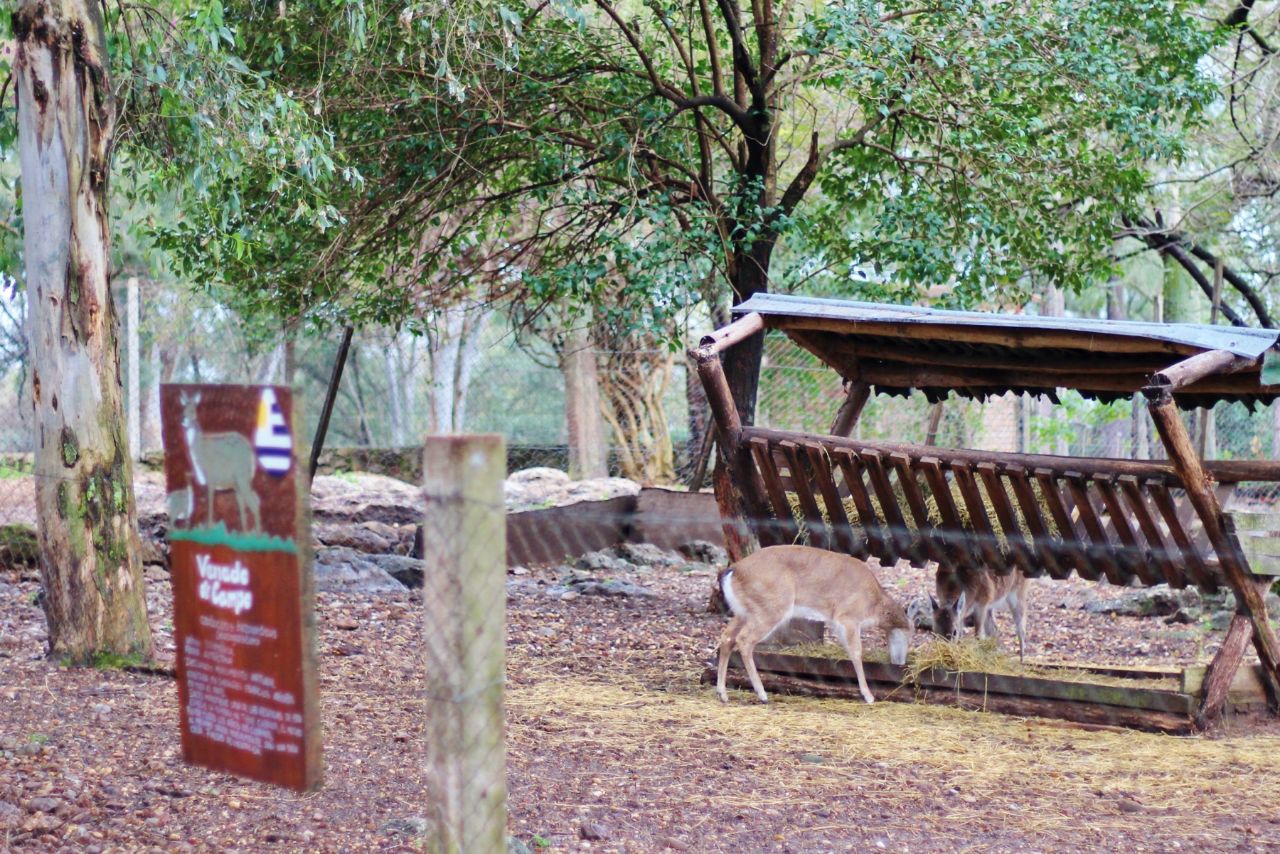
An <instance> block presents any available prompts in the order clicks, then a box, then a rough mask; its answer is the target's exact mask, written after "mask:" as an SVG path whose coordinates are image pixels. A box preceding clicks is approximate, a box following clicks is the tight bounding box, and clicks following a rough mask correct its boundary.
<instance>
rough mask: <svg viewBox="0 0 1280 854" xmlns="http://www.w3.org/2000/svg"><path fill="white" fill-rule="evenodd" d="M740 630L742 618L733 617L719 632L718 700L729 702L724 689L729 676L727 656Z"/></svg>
mask: <svg viewBox="0 0 1280 854" xmlns="http://www.w3.org/2000/svg"><path fill="white" fill-rule="evenodd" d="M740 631H742V618H741V617H734V618H733V619H731V620H730V621H729V625H727V626H725V627H724V631H722V632H721V633H720V662H719V667H718V669H717V672H716V695H717V696H719V697H720V702H722V703H727V702H729V692H728V691H726V690H725V684H724V683H725V680H726V679H727V678H728V676H729V656H730V655H732V654H733V645H734V644H735V643H736V642H737V640H738V633H739V632H740Z"/></svg>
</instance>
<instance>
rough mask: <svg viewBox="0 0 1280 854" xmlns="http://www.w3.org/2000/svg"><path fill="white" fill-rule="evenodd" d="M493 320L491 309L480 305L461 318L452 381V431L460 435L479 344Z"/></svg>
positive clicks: (469, 309) (477, 357)
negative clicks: (460, 334) (459, 340)
mask: <svg viewBox="0 0 1280 854" xmlns="http://www.w3.org/2000/svg"><path fill="white" fill-rule="evenodd" d="M492 318H493V309H492V308H490V307H488V306H486V305H481V304H478V303H477V304H475V305H472V306H470V307H469V308H468V309H467V311H466V314H465V315H464V318H463V323H462V341H461V342H460V343H459V345H458V363H457V372H456V374H455V375H454V379H453V431H454V432H455V433H462V432H465V431H466V425H467V398H468V396H469V394H470V391H471V377H472V375H473V374H474V373H475V369H476V365H477V364H479V362H480V354H481V350H480V344H481V343H482V342H483V341H484V331H485V329H487V328H488V326H489V321H490V320H491V319H492Z"/></svg>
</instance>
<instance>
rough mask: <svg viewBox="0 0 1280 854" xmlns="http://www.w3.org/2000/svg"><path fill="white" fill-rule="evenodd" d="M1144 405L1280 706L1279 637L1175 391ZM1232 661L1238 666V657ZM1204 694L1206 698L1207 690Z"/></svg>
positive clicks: (1270, 695) (1270, 697)
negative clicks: (1246, 619)
mask: <svg viewBox="0 0 1280 854" xmlns="http://www.w3.org/2000/svg"><path fill="white" fill-rule="evenodd" d="M1148 409H1150V411H1151V418H1152V420H1153V421H1154V422H1155V425H1156V430H1157V431H1158V432H1159V433H1160V439H1161V441H1162V442H1163V443H1164V447H1165V450H1166V451H1167V452H1168V454H1169V460H1170V462H1171V463H1173V465H1174V468H1175V469H1176V470H1177V472H1178V474H1179V476H1180V477H1181V479H1182V485H1183V488H1184V489H1185V490H1186V492H1187V498H1188V499H1189V500H1190V501H1191V504H1192V506H1193V507H1195V510H1196V513H1197V514H1198V515H1199V517H1200V523H1201V524H1202V525H1203V526H1204V530H1205V534H1206V535H1207V536H1208V538H1209V543H1210V544H1211V545H1212V546H1213V549H1214V551H1215V552H1217V555H1218V562H1219V564H1220V566H1221V567H1222V573H1223V575H1224V576H1225V578H1226V580H1227V583H1228V584H1229V585H1230V586H1231V589H1232V590H1233V591H1234V592H1235V594H1236V603H1237V607H1238V608H1239V609H1240V610H1239V613H1242V614H1246V615H1248V617H1249V621H1250V622H1251V623H1252V625H1253V645H1254V647H1255V648H1256V649H1257V651H1258V658H1259V660H1260V661H1261V662H1262V676H1263V684H1264V685H1265V686H1266V689H1267V702H1268V704H1269V705H1270V706H1271V708H1272V709H1273V710H1275V709H1277V708H1278V706H1280V642H1278V641H1277V639H1276V634H1275V631H1273V630H1272V628H1271V623H1270V621H1269V620H1268V619H1267V606H1266V600H1265V599H1264V598H1263V594H1262V592H1261V590H1260V589H1259V585H1258V584H1257V583H1256V579H1255V578H1254V577H1253V576H1252V575H1251V574H1250V572H1249V570H1248V567H1247V565H1246V564H1245V560H1244V556H1243V555H1242V554H1241V553H1240V552H1239V550H1238V549H1236V548H1235V543H1234V541H1233V540H1232V539H1231V538H1230V537H1229V536H1228V532H1227V529H1226V525H1225V523H1224V519H1223V514H1222V507H1221V506H1220V505H1219V504H1218V496H1217V494H1216V493H1215V492H1214V489H1213V487H1214V482H1213V478H1212V477H1211V476H1210V475H1209V473H1208V472H1206V471H1205V468H1204V465H1203V464H1202V463H1201V460H1200V458H1199V457H1198V456H1197V455H1196V452H1195V448H1194V446H1193V445H1192V442H1191V436H1190V435H1189V434H1188V433H1187V427H1186V425H1185V424H1183V423H1182V417H1181V416H1180V415H1179V414H1178V408H1177V406H1176V405H1175V404H1174V402H1173V395H1172V394H1171V393H1169V392H1168V391H1164V392H1163V393H1159V394H1157V395H1156V396H1155V397H1154V398H1153V399H1151V400H1150V401H1149V404H1148ZM1230 663H1231V662H1229V661H1223V662H1222V663H1221V665H1220V666H1219V667H1218V668H1217V669H1218V670H1220V671H1222V672H1221V673H1220V675H1219V678H1221V679H1225V680H1226V681H1227V682H1228V683H1230V681H1231V678H1232V677H1234V676H1235V669H1236V668H1235V667H1231V668H1230V672H1229V673H1228V672H1226V669H1227V668H1226V666H1227V665H1229V664H1230ZM1235 665H1236V666H1238V665H1239V660H1238V659H1237V660H1236V661H1235ZM1205 696H1206V698H1208V696H1209V695H1208V692H1206V694H1205ZM1202 711H1204V709H1202Z"/></svg>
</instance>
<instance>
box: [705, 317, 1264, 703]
mask: <svg viewBox="0 0 1280 854" xmlns="http://www.w3.org/2000/svg"><path fill="white" fill-rule="evenodd" d="M734 312H735V315H736V319H735V320H734V321H733V322H732V323H731V324H729V325H728V326H726V327H724V328H722V329H720V330H717V331H716V332H715V333H713V334H711V335H709V336H707V337H706V338H704V339H703V340H702V342H701V344H700V346H699V347H698V348H697V349H696V350H694V351H693V352H692V353H691V355H692V356H693V358H694V359H695V361H696V362H697V365H698V373H699V376H700V378H701V380H702V383H703V385H704V387H705V389H706V392H707V398H708V401H709V403H710V406H711V411H712V416H713V418H714V419H715V423H716V427H717V430H718V437H719V440H720V443H721V451H722V454H721V465H720V468H719V472H718V474H719V476H718V477H717V478H716V489H717V501H718V503H719V505H720V507H721V511H722V515H723V516H724V521H725V527H726V532H727V539H728V540H729V545H730V555H731V557H736V556H735V555H734V552H735V551H737V552H738V553H739V554H741V553H743V552H745V551H746V550H749V549H751V548H753V547H754V546H755V545H760V546H767V545H775V544H784V543H796V542H803V543H807V544H808V545H811V546H816V547H819V548H826V549H831V550H834V551H840V552H844V553H848V554H853V555H856V556H859V557H871V556H874V557H876V558H878V559H879V560H880V561H881V563H882V564H883V565H890V564H892V563H894V562H896V561H898V560H900V559H902V560H907V561H909V562H911V563H912V564H914V565H917V566H923V565H924V564H925V563H927V562H933V563H936V564H937V565H938V566H939V568H940V569H944V570H946V571H948V572H955V573H958V574H960V575H961V576H964V575H966V574H972V573H981V572H994V573H997V574H1008V573H1010V572H1012V571H1013V570H1014V569H1017V570H1020V571H1021V572H1022V573H1024V574H1025V575H1027V576H1028V577H1033V578H1034V577H1040V576H1047V577H1049V578H1055V579H1063V578H1067V577H1068V576H1069V575H1070V574H1071V573H1073V572H1074V573H1076V574H1077V575H1079V576H1080V577H1082V578H1085V579H1091V580H1100V579H1106V580H1107V581H1109V582H1111V583H1112V584H1117V585H1155V584H1161V583H1165V584H1169V585H1170V586H1173V587H1187V586H1196V587H1199V588H1200V589H1202V590H1205V591H1208V592H1212V591H1215V590H1218V589H1220V588H1224V587H1225V588H1228V589H1230V590H1232V591H1233V592H1234V593H1235V594H1236V598H1237V601H1238V603H1239V607H1238V611H1237V614H1236V616H1235V618H1234V619H1233V621H1232V623H1231V626H1230V628H1229V630H1228V633H1227V637H1226V639H1225V640H1224V642H1223V645H1222V648H1221V650H1220V651H1219V652H1218V654H1217V655H1216V656H1215V658H1214V660H1213V661H1212V663H1211V664H1210V665H1209V667H1208V668H1207V672H1206V673H1205V675H1204V677H1203V679H1201V680H1199V684H1197V686H1196V689H1195V691H1194V692H1192V691H1190V689H1189V688H1188V687H1187V686H1188V685H1189V684H1190V683H1189V682H1188V681H1187V680H1186V679H1183V678H1182V677H1181V676H1179V678H1178V681H1179V684H1178V690H1177V692H1175V693H1181V694H1183V695H1185V696H1184V697H1183V698H1182V699H1181V700H1173V701H1170V703H1172V704H1173V705H1175V706H1176V707H1177V709H1176V710H1170V711H1169V712H1168V713H1169V714H1173V715H1178V716H1181V719H1183V720H1186V721H1190V720H1191V719H1193V718H1194V719H1196V720H1197V721H1198V722H1199V723H1200V724H1204V723H1206V722H1207V721H1209V720H1210V719H1212V718H1215V717H1216V716H1218V715H1220V714H1221V712H1222V711H1223V709H1224V708H1226V707H1227V702H1228V699H1229V697H1228V695H1229V694H1231V693H1232V691H1233V690H1234V691H1235V692H1236V693H1237V694H1239V690H1238V686H1239V683H1233V680H1235V679H1236V674H1237V671H1238V670H1239V666H1240V662H1241V659H1242V657H1243V654H1244V651H1245V649H1246V648H1247V646H1248V644H1249V642H1250V640H1252V641H1253V643H1254V646H1255V648H1256V649H1257V651H1258V656H1259V659H1260V661H1261V667H1260V668H1259V669H1258V673H1257V675H1258V681H1259V682H1260V683H1261V689H1262V692H1263V696H1265V698H1266V700H1267V702H1268V703H1269V704H1270V705H1271V707H1272V708H1273V709H1274V708H1275V707H1276V702H1277V699H1278V698H1280V644H1278V643H1277V640H1276V635H1275V632H1274V631H1273V629H1272V627H1271V624H1270V622H1269V620H1268V615H1267V612H1266V607H1265V600H1264V596H1265V592H1266V589H1267V587H1268V586H1269V585H1270V584H1271V583H1272V582H1273V581H1274V580H1275V576H1276V575H1278V574H1280V521H1278V520H1277V519H1276V518H1275V517H1274V514H1273V513H1272V512H1271V510H1270V508H1268V507H1267V506H1266V505H1265V504H1264V503H1259V502H1250V501H1249V500H1247V498H1248V495H1247V493H1248V491H1247V490H1240V489H1238V487H1239V486H1240V485H1241V484H1250V485H1257V484H1275V483H1277V482H1280V463H1277V462H1276V461H1274V460H1257V461H1237V460H1231V461H1204V460H1202V459H1201V457H1200V455H1199V454H1198V453H1197V452H1196V450H1195V448H1194V446H1193V443H1192V441H1191V439H1190V436H1189V435H1188V432H1187V429H1186V426H1185V424H1184V423H1183V420H1182V418H1181V416H1180V415H1179V413H1178V409H1179V408H1183V409H1191V408H1195V407H1201V406H1212V405H1214V404H1215V403H1217V402H1219V401H1239V402H1242V403H1244V404H1246V405H1248V406H1254V405H1258V404H1267V403H1270V402H1272V401H1273V400H1274V399H1275V398H1276V397H1277V396H1280V385H1272V384H1270V383H1269V382H1266V381H1264V376H1263V373H1264V371H1263V367H1264V364H1266V363H1267V362H1268V360H1269V359H1273V358H1280V353H1278V352H1277V339H1278V338H1280V332H1277V331H1275V330H1261V329H1243V328H1236V327H1221V326H1206V325H1194V324H1156V323H1140V322H1127V321H1104V320H1090V319H1083V320H1082V319H1069V318H1054V317H1038V316H1030V315H1005V314H993V313H983V312H961V311H944V310H936V309H921V308H914V307H900V306H882V305H875V304H869V303H858V302H848V301H838V300H825V299H809V298H802V297H792V296H780V295H772V294H757V295H755V296H753V297H752V298H751V299H749V300H748V301H746V302H744V303H742V304H741V305H739V306H737V307H736V308H735V310H734ZM767 329H776V330H779V331H781V332H782V333H784V334H786V335H787V337H789V338H790V339H791V340H792V341H793V342H794V343H795V344H797V345H798V346H800V347H803V348H804V349H805V350H807V351H809V352H810V353H812V354H813V355H815V356H816V357H817V358H818V359H820V360H821V361H822V362H823V363H825V364H826V365H827V366H829V367H830V368H831V369H832V370H834V371H836V372H837V373H838V374H839V375H840V376H841V377H842V378H843V380H844V383H845V385H846V388H847V397H846V398H845V400H844V401H843V403H842V405H841V406H840V409H839V411H838V412H836V413H835V417H834V419H833V422H832V426H831V429H830V431H829V432H828V433H826V434H816V433H802V432H795V431H786V430H774V429H769V428H766V427H756V426H747V425H744V424H743V422H742V419H741V417H740V413H739V409H738V407H737V405H736V404H735V402H734V400H733V397H732V394H731V392H730V388H729V384H728V382H727V381H726V378H725V374H724V370H723V367H722V365H721V361H720V359H721V354H722V353H724V352H725V351H727V350H730V349H731V348H733V347H735V346H740V345H742V343H743V342H745V341H747V340H749V339H751V338H752V337H753V336H758V335H762V334H764V331H765V330H767ZM1268 379H1269V377H1268ZM1061 389H1074V390H1076V391H1078V392H1079V393H1080V394H1081V395H1083V396H1085V397H1088V398H1092V399H1097V400H1102V401H1112V400H1117V399H1121V398H1129V397H1132V396H1134V395H1136V394H1138V393H1142V394H1143V395H1144V396H1145V397H1146V399H1147V401H1148V409H1149V412H1150V414H1151V417H1152V420H1153V421H1154V423H1155V426H1156V430H1157V432H1158V434H1159V436H1160V439H1161V441H1162V443H1163V445H1164V448H1165V451H1166V452H1167V456H1168V459H1167V460H1129V459H1113V458H1105V457H1073V456H1057V455H1048V454H1022V453H1001V452H991V451H976V450H969V449H962V448H942V447H935V446H931V445H914V444H904V443H890V442H874V441H865V440H860V439H854V438H850V434H851V433H852V432H853V428H854V425H855V424H856V422H857V419H858V417H859V415H860V414H861V411H862V408H863V406H864V405H865V403H866V401H867V399H868V397H869V396H870V395H871V394H872V393H879V394H890V395H906V394H910V393H912V392H914V391H918V392H921V393H923V394H924V395H925V396H926V397H927V398H928V399H929V400H930V401H937V400H941V399H943V398H945V397H946V396H947V395H948V394H951V393H955V394H957V395H960V396H962V397H971V398H977V399H986V398H987V397H990V396H998V395H1003V394H1005V393H1008V392H1013V393H1031V394H1036V395H1045V396H1047V397H1048V398H1049V399H1051V400H1055V401H1056V399H1057V394H1058V392H1059V390H1061ZM792 658H794V657H792ZM775 663H778V662H775ZM783 664H785V665H786V666H785V667H784V668H783V669H782V670H774V671H770V672H771V673H773V674H774V675H775V676H779V675H786V678H789V679H797V678H807V679H810V680H812V681H813V682H814V683H815V684H816V683H818V682H820V681H822V680H824V679H825V680H826V681H827V682H828V683H831V682H832V680H833V679H834V678H835V677H834V676H833V675H832V673H831V668H832V667H833V666H834V665H831V664H829V663H820V664H814V665H813V666H812V667H809V668H803V667H799V666H798V665H797V663H796V662H795V661H794V660H791V659H788V660H786V661H785V662H783ZM780 666H781V665H780ZM815 668H816V671H815ZM760 669H761V670H762V671H765V670H767V669H768V668H767V667H766V666H765V665H764V664H763V663H762V664H761V666H760ZM824 673H825V674H826V675H825V676H824V675H823V674H824ZM797 674H799V675H797ZM806 674H807V675H806ZM881 675H882V676H883V678H884V679H885V680H886V681H887V682H891V683H894V684H898V682H896V681H895V676H898V677H900V676H901V674H894V673H892V672H889V671H885V672H884V673H883V674H881ZM969 675H971V674H968V675H964V678H963V679H961V680H960V681H961V682H963V683H964V686H959V687H958V685H959V683H956V682H955V678H959V677H955V678H953V677H948V676H943V677H940V678H944V679H952V682H953V684H952V685H951V689H952V693H955V692H956V691H957V690H964V691H969V690H970V687H965V686H970V682H971V680H969V679H968V676H969ZM1233 684H1235V685H1236V686H1237V688H1236V689H1233ZM1028 685H1029V686H1030V687H1031V688H1034V687H1035V686H1034V685H1033V684H1032V683H1028ZM829 687H830V685H829V684H828V688H829ZM917 687H919V686H917ZM925 687H926V688H928V689H930V690H932V688H933V687H935V686H925ZM1024 687H1025V686H1024ZM1040 687H1041V688H1043V689H1044V690H1045V691H1049V690H1050V689H1048V688H1045V687H1044V686H1040ZM1073 690H1074V689H1073ZM988 693H990V692H988ZM996 693H999V692H996ZM1080 702H1085V701H1080ZM988 707H989V706H988ZM1157 728H1164V729H1169V727H1157Z"/></svg>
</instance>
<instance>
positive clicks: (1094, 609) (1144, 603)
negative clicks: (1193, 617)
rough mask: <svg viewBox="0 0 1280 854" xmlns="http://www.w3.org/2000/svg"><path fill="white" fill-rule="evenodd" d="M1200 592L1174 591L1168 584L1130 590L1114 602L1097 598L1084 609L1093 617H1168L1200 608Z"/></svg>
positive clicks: (1192, 588)
mask: <svg viewBox="0 0 1280 854" xmlns="http://www.w3.org/2000/svg"><path fill="white" fill-rule="evenodd" d="M1201 604H1202V603H1201V599H1200V593H1199V591H1197V590H1196V589H1195V588H1194V587H1188V588H1185V589H1183V590H1174V589H1172V588H1170V587H1169V586H1168V585H1165V584H1158V585H1156V586H1155V587H1147V588H1139V589H1134V590H1126V591H1125V592H1124V593H1122V594H1120V595H1119V596H1116V597H1114V598H1111V599H1097V600H1092V601H1087V602H1085V603H1084V610H1085V611H1088V612H1089V613H1091V614H1117V615H1119V616H1122V617H1168V616H1171V615H1173V614H1176V613H1177V612H1178V611H1179V610H1181V609H1184V608H1185V609H1198V608H1200V606H1201Z"/></svg>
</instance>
